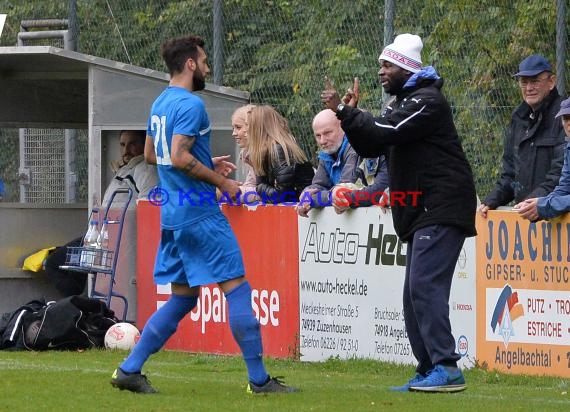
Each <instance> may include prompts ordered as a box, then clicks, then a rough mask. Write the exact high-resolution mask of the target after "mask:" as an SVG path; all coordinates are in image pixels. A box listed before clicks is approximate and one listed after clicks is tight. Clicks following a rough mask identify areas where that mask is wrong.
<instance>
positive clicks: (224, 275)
mask: <svg viewBox="0 0 570 412" xmlns="http://www.w3.org/2000/svg"><path fill="white" fill-rule="evenodd" d="M162 58H163V59H164V62H165V63H166V66H167V67H168V70H169V72H170V83H169V85H168V87H167V88H166V89H165V90H164V91H163V92H162V93H161V94H160V96H158V98H157V99H156V100H155V101H154V103H153V105H152V108H151V112H150V117H149V122H148V130H147V140H146V145H145V159H146V161H147V162H148V163H151V164H156V165H157V167H158V175H159V179H160V183H159V187H160V189H161V190H163V191H164V192H165V194H167V196H165V197H166V198H167V199H168V201H166V202H165V203H164V204H163V205H162V206H161V215H160V218H161V239H160V245H159V248H158V253H157V257H156V262H155V268H154V280H155V282H156V283H157V284H168V283H170V284H171V289H172V294H171V296H170V298H169V300H168V301H167V302H166V303H165V304H164V305H163V306H161V307H160V308H159V309H158V310H157V311H156V312H155V313H154V314H153V315H152V316H151V317H150V318H149V320H148V321H147V323H146V325H145V327H144V329H143V332H142V335H141V339H140V341H139V342H138V343H137V344H136V345H135V347H134V348H133V350H132V352H131V353H130V354H129V356H128V357H127V358H126V359H125V361H124V362H123V363H121V364H120V366H119V367H118V368H117V369H116V370H115V372H114V373H113V376H112V379H111V384H112V385H113V386H114V387H117V388H119V389H121V390H123V389H126V390H129V391H132V392H137V393H155V392H156V390H155V389H154V388H153V387H152V386H151V385H150V382H149V381H148V379H147V378H146V376H145V375H143V374H142V373H141V370H142V367H143V364H144V363H145V362H146V360H147V359H148V358H149V357H150V355H152V354H153V353H156V352H157V351H158V350H160V348H161V347H162V346H163V345H164V344H165V343H166V341H167V340H168V338H169V337H170V336H172V334H173V333H174V332H175V331H176V328H177V326H178V323H179V322H180V321H181V320H182V319H183V318H184V316H186V314H188V313H189V312H190V311H191V310H192V309H193V308H194V307H195V306H196V304H197V301H198V296H199V292H200V285H205V284H209V283H217V284H218V285H219V287H220V289H221V290H222V291H223V292H224V294H225V296H226V300H227V304H228V313H229V324H230V329H231V331H232V334H233V336H234V339H235V340H236V342H237V343H238V345H239V347H240V349H241V352H242V355H243V359H244V361H245V364H246V367H247V372H248V376H249V384H248V386H247V391H248V392H249V393H268V392H296V391H297V389H296V388H293V387H290V386H286V385H284V384H283V382H282V381H280V380H279V379H277V378H275V377H273V378H272V377H270V376H269V375H268V373H267V371H266V370H265V366H264V364H263V359H262V352H263V347H262V343H261V333H260V325H259V322H258V321H257V319H256V318H255V316H254V315H253V310H252V306H251V287H250V285H249V283H248V281H247V280H246V279H245V277H244V272H245V270H244V266H243V261H242V256H241V252H240V249H239V246H238V243H237V240H236V238H235V236H234V233H233V232H232V229H231V227H230V225H229V223H228V221H227V219H226V217H225V216H224V215H223V214H222V212H221V211H220V208H219V206H218V204H217V202H216V201H215V199H216V188H218V190H219V191H221V192H222V193H223V194H224V195H225V196H228V197H229V198H231V199H235V198H236V196H237V194H238V192H239V184H238V182H236V181H235V180H231V179H228V178H226V177H225V176H224V174H223V172H222V170H223V169H224V168H225V166H226V165H225V164H224V163H225V162H224V161H222V160H220V159H218V158H215V159H212V157H211V152H210V121H209V119H208V114H207V113H206V109H205V106H204V102H203V101H202V99H201V98H200V97H198V96H197V95H196V94H194V93H193V92H195V91H199V90H202V89H204V87H205V81H206V80H205V79H206V76H207V75H208V73H209V72H210V69H209V68H208V64H207V62H206V53H205V52H204V41H203V40H202V39H201V38H199V37H195V36H185V37H180V38H174V39H170V40H168V41H167V42H165V43H164V44H163V46H162ZM209 199H212V201H209ZM205 200H206V201H205Z"/></svg>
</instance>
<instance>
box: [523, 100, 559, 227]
mask: <svg viewBox="0 0 570 412" xmlns="http://www.w3.org/2000/svg"><path fill="white" fill-rule="evenodd" d="M556 118H557V119H558V118H562V127H563V128H564V131H565V132H566V147H565V149H564V166H562V174H561V175H560V181H559V182H558V186H556V187H555V188H554V190H553V191H552V192H550V194H548V195H547V196H544V197H539V198H532V199H527V200H525V201H523V202H521V203H519V204H517V205H516V206H515V209H516V210H518V212H519V214H520V215H521V217H523V218H525V219H528V220H530V221H536V220H539V219H551V218H553V217H556V216H559V215H561V214H563V213H567V212H570V99H566V100H564V101H563V102H562V104H561V105H560V110H559V111H558V113H557V114H556Z"/></svg>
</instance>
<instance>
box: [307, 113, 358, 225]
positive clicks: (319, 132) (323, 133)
mask: <svg viewBox="0 0 570 412" xmlns="http://www.w3.org/2000/svg"><path fill="white" fill-rule="evenodd" d="M312 127H313V134H314V136H315V140H316V141H317V145H318V146H319V148H320V150H319V165H318V167H317V172H316V173H315V177H313V180H312V182H311V184H310V185H309V186H307V187H306V188H305V189H304V190H303V193H301V196H299V204H298V205H297V207H296V210H297V214H298V215H299V216H303V217H308V213H309V210H311V208H322V207H325V206H331V205H332V204H333V203H332V193H331V191H332V189H333V187H334V186H335V185H338V184H339V183H354V180H355V179H356V175H355V173H354V170H355V169H356V162H357V161H358V154H356V152H355V151H354V149H353V148H352V147H351V146H350V143H349V142H348V139H347V138H346V136H345V134H344V130H342V128H341V127H340V121H339V120H338V119H337V118H336V115H335V113H334V111H332V110H329V109H325V110H322V111H320V112H319V113H317V114H316V116H315V117H314V118H313V123H312Z"/></svg>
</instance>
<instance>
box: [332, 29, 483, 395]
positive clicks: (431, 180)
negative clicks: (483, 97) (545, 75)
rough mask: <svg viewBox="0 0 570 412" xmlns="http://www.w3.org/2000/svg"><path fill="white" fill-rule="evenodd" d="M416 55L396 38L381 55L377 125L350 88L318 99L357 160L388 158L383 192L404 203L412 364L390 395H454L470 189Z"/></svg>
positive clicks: (435, 91)
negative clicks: (455, 282)
mask: <svg viewBox="0 0 570 412" xmlns="http://www.w3.org/2000/svg"><path fill="white" fill-rule="evenodd" d="M422 47H423V44H422V41H421V39H420V37H418V36H416V35H412V34H401V35H399V36H397V37H396V39H395V41H394V43H392V44H390V45H388V46H387V47H386V48H385V49H384V50H383V52H382V54H381V55H380V58H379V62H380V72H379V75H380V81H381V83H382V87H383V88H384V91H385V92H386V93H388V94H391V95H394V96H395V99H394V100H393V101H392V102H391V104H389V105H388V106H387V107H386V108H385V109H384V110H383V111H382V114H381V115H380V117H377V118H374V117H373V116H372V114H371V113H367V112H364V111H361V110H359V109H357V108H356V106H357V103H358V97H359V96H358V79H355V82H354V88H353V89H349V90H348V92H347V94H346V95H345V96H344V97H343V99H342V101H341V99H340V97H339V95H338V93H337V92H336V90H334V89H332V87H331V86H330V84H327V89H326V90H324V91H323V92H322V94H321V100H322V102H323V103H324V104H325V106H326V107H328V108H329V109H332V110H335V111H336V114H337V117H338V118H339V119H340V120H341V125H342V128H343V130H344V131H345V132H346V135H347V137H348V140H349V142H350V144H351V145H352V147H353V148H354V150H356V152H357V153H358V154H359V155H361V156H366V157H375V156H378V155H379V154H380V153H382V152H384V151H386V150H387V151H388V161H389V167H388V173H389V175H390V193H392V194H393V193H398V194H400V195H401V194H402V193H410V194H414V196H407V197H405V198H404V199H402V197H401V196H400V198H399V199H402V200H401V201H398V202H392V213H393V219H394V228H395V229H396V233H397V235H398V236H399V237H400V239H402V240H403V241H406V242H407V243H408V246H407V262H406V276H405V281H404V298H403V299H404V302H403V305H404V320H405V324H406V330H407V333H408V337H409V340H410V345H411V347H412V351H413V353H414V356H415V357H416V359H417V361H418V365H417V367H416V375H415V376H414V377H413V378H412V379H410V381H409V382H407V383H406V384H404V385H402V386H399V387H394V388H392V390H398V391H408V390H414V391H424V392H456V391H461V390H463V389H465V387H466V386H465V379H464V377H463V374H462V372H461V370H460V369H459V368H458V367H457V361H458V360H459V359H460V356H459V355H458V354H457V353H456V352H455V340H454V338H453V335H452V333H451V324H450V321H449V294H450V289H451V281H452V278H453V273H454V270H455V264H456V262H457V258H458V257H459V253H460V252H461V248H462V246H463V243H464V241H465V238H466V237H469V236H474V235H475V234H476V231H475V213H476V196H475V185H474V183H473V175H472V172H471V167H470V166H469V163H468V161H467V159H466V157H465V154H464V152H463V149H462V147H461V143H460V141H459V138H458V136H457V131H456V129H455V125H454V123H453V118H452V115H451V109H450V107H449V104H448V103H447V101H446V99H445V97H444V96H443V95H442V94H441V90H440V89H441V87H442V84H443V81H442V79H441V78H440V77H439V76H438V74H437V73H436V71H435V69H434V68H433V67H431V66H427V67H423V68H422V67H421V50H422ZM418 192H420V194H419V195H417V193H418Z"/></svg>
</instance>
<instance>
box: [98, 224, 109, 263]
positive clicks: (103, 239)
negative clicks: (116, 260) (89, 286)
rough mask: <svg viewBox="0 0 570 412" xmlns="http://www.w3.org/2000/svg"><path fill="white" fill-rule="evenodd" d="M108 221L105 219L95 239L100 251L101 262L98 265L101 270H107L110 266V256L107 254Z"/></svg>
mask: <svg viewBox="0 0 570 412" xmlns="http://www.w3.org/2000/svg"><path fill="white" fill-rule="evenodd" d="M108 226H109V221H108V220H107V219H105V220H104V221H103V225H102V226H101V231H100V232H99V237H98V238H97V247H98V248H99V249H101V260H100V262H98V265H99V266H101V267H102V268H103V269H109V267H110V266H111V262H110V260H111V256H110V253H109V228H108Z"/></svg>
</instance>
